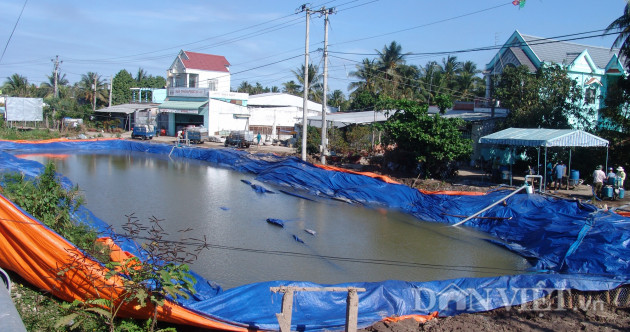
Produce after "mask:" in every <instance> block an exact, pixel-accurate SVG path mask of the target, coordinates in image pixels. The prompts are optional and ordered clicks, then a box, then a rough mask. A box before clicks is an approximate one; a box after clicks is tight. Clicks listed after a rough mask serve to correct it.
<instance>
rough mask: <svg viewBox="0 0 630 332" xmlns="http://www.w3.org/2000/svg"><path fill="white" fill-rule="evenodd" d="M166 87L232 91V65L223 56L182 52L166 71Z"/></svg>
mask: <svg viewBox="0 0 630 332" xmlns="http://www.w3.org/2000/svg"><path fill="white" fill-rule="evenodd" d="M166 87H167V88H205V89H209V90H211V91H226V92H227V91H230V63H229V62H228V61H227V59H225V57H224V56H222V55H213V54H204V53H196V52H190V51H183V50H182V51H180V52H179V54H178V55H177V57H176V58H175V60H174V61H173V63H172V64H171V66H170V67H169V68H168V70H167V71H166Z"/></svg>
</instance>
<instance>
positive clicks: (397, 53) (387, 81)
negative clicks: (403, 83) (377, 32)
mask: <svg viewBox="0 0 630 332" xmlns="http://www.w3.org/2000/svg"><path fill="white" fill-rule="evenodd" d="M375 51H376V52H377V53H378V59H377V62H376V63H377V67H378V70H379V72H380V75H379V76H380V77H381V80H380V84H381V86H382V90H383V91H386V92H387V93H388V95H389V96H393V95H395V92H394V91H395V90H396V89H398V86H399V84H400V75H399V71H398V70H399V67H400V66H401V65H404V64H405V57H406V56H407V54H406V53H402V46H401V45H400V44H398V43H396V41H392V42H391V43H390V44H389V46H387V45H385V46H383V50H382V51H378V50H375Z"/></svg>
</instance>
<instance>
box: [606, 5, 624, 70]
mask: <svg viewBox="0 0 630 332" xmlns="http://www.w3.org/2000/svg"><path fill="white" fill-rule="evenodd" d="M611 30H619V36H617V38H616V39H615V41H614V43H613V46H612V47H619V46H621V49H620V53H621V54H623V55H625V56H626V65H628V64H630V1H627V2H626V7H625V8H624V10H623V14H622V15H621V16H619V17H618V18H617V19H616V20H614V21H613V22H612V23H610V25H609V26H608V27H607V28H606V30H605V31H604V33H608V32H610V31H611Z"/></svg>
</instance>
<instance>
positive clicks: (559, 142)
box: [479, 128, 608, 184]
mask: <svg viewBox="0 0 630 332" xmlns="http://www.w3.org/2000/svg"><path fill="white" fill-rule="evenodd" d="M479 143H484V144H496V145H511V146H532V147H536V148H537V149H538V165H540V148H541V147H544V148H545V163H544V164H545V165H547V148H548V147H573V146H579V147H606V163H605V165H606V167H608V141H607V140H605V139H603V138H601V137H598V136H595V135H593V134H589V133H587V132H585V131H582V130H577V129H543V128H508V129H504V130H501V131H498V132H496V133H493V134H490V135H486V136H483V137H481V138H480V139H479ZM569 169H571V150H569ZM538 173H539V174H540V170H539V172H538ZM544 173H545V176H544V183H545V184H546V183H547V172H544ZM510 176H511V175H510Z"/></svg>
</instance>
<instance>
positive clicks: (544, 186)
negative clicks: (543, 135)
mask: <svg viewBox="0 0 630 332" xmlns="http://www.w3.org/2000/svg"><path fill="white" fill-rule="evenodd" d="M544 166H545V168H544V170H545V171H544V172H545V183H544V184H543V192H545V191H547V146H545V165H544Z"/></svg>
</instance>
